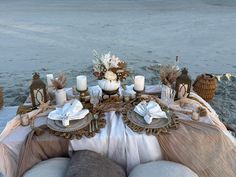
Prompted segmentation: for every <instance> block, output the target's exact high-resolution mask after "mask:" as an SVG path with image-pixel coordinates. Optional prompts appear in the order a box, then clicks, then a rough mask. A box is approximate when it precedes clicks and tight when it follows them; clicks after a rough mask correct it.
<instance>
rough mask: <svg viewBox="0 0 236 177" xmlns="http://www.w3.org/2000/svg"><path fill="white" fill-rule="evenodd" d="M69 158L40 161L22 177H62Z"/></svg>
mask: <svg viewBox="0 0 236 177" xmlns="http://www.w3.org/2000/svg"><path fill="white" fill-rule="evenodd" d="M69 161H70V159H69V158H53V159H49V160H45V161H42V162H40V163H38V164H37V165H35V166H34V167H32V168H31V169H30V170H28V171H27V172H26V173H25V174H24V175H23V177H64V176H65V173H66V171H67V168H68V164H69Z"/></svg>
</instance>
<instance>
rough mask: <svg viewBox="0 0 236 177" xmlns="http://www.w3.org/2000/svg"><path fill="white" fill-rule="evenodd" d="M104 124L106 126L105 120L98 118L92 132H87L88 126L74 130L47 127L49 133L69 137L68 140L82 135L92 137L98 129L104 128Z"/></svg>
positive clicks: (79, 137)
mask: <svg viewBox="0 0 236 177" xmlns="http://www.w3.org/2000/svg"><path fill="white" fill-rule="evenodd" d="M105 126H106V120H105V119H103V118H100V119H98V129H97V130H95V131H92V132H89V128H88V127H85V128H83V129H80V130H78V131H74V132H57V131H54V130H51V129H49V133H51V134H53V135H56V136H60V137H63V138H66V139H70V140H73V139H81V138H82V137H83V136H85V137H88V138H91V137H94V136H95V135H96V133H99V132H100V129H102V128H104V127H105Z"/></svg>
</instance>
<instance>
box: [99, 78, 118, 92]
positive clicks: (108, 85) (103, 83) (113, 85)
mask: <svg viewBox="0 0 236 177" xmlns="http://www.w3.org/2000/svg"><path fill="white" fill-rule="evenodd" d="M98 85H99V87H100V88H101V89H102V90H105V91H114V90H117V89H118V88H119V87H120V81H110V80H107V79H102V80H98Z"/></svg>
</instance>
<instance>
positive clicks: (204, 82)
mask: <svg viewBox="0 0 236 177" xmlns="http://www.w3.org/2000/svg"><path fill="white" fill-rule="evenodd" d="M216 88H217V80H216V78H215V77H214V76H213V75H211V74H201V75H199V76H198V77H197V78H196V80H195V82H194V83H193V90H194V91H195V92H196V93H197V94H198V95H200V96H201V97H202V98H203V99H204V100H206V101H210V100H212V98H213V97H214V96H215V92H216Z"/></svg>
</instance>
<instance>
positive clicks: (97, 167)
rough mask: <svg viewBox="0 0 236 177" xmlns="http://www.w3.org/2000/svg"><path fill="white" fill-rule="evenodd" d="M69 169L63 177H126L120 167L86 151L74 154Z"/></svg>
mask: <svg viewBox="0 0 236 177" xmlns="http://www.w3.org/2000/svg"><path fill="white" fill-rule="evenodd" d="M69 167H70V168H69V169H68V171H67V173H66V175H65V177H126V173H125V171H124V170H123V169H122V167H120V166H119V165H117V164H116V163H114V162H112V161H111V160H109V159H108V158H106V157H104V156H102V155H100V154H98V153H95V152H92V151H88V150H84V151H77V152H75V153H74V154H73V156H72V158H71V161H70V163H69Z"/></svg>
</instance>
